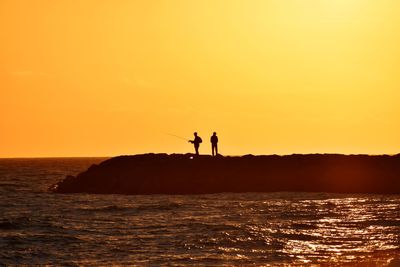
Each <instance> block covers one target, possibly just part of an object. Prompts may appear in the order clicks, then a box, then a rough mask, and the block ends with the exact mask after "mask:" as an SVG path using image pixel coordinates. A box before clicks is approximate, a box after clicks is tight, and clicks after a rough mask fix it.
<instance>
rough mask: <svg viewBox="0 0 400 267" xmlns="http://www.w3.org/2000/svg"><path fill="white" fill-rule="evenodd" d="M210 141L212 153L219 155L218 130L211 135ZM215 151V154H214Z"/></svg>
mask: <svg viewBox="0 0 400 267" xmlns="http://www.w3.org/2000/svg"><path fill="white" fill-rule="evenodd" d="M210 142H211V150H212V155H213V156H216V155H218V136H217V133H216V132H214V133H213V135H212V136H211V138H210ZM214 151H215V154H214Z"/></svg>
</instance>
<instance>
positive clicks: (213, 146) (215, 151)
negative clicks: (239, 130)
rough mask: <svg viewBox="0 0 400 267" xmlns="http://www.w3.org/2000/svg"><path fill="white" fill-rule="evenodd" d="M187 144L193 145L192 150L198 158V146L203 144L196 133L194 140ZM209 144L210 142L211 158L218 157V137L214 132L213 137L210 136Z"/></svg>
mask: <svg viewBox="0 0 400 267" xmlns="http://www.w3.org/2000/svg"><path fill="white" fill-rule="evenodd" d="M189 142H190V143H192V144H193V145H194V150H195V151H196V155H197V156H198V155H199V147H200V144H201V143H202V142H203V140H201V137H200V136H198V135H197V132H195V133H194V139H193V140H189ZM210 142H211V150H212V155H213V156H216V155H218V136H217V133H216V132H214V133H213V135H212V136H211V138H210Z"/></svg>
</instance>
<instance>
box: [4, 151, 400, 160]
mask: <svg viewBox="0 0 400 267" xmlns="http://www.w3.org/2000/svg"><path fill="white" fill-rule="evenodd" d="M147 154H167V155H174V154H176V155H186V154H193V155H194V153H193V152H187V153H166V152H147V153H136V154H120V155H114V156H38V157H35V156H25V157H24V156H23V157H0V159H68V158H71V159H72V158H115V157H120V156H135V155H147ZM399 154H400V152H399V153H394V154H385V153H383V154H365V153H320V152H315V153H291V154H274V153H272V154H241V155H228V154H226V155H225V154H220V155H221V156H224V157H243V156H247V155H252V156H292V155H345V156H352V155H364V156H396V155H399ZM200 156H212V155H211V153H204V154H202V153H200Z"/></svg>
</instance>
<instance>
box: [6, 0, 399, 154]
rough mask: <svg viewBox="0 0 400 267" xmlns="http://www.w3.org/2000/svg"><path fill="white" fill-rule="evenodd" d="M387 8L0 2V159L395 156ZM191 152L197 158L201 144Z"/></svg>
mask: <svg viewBox="0 0 400 267" xmlns="http://www.w3.org/2000/svg"><path fill="white" fill-rule="evenodd" d="M399 10H400V2H398V1H390V0H382V1H375V0H374V1H372V0H363V1H361V0H347V1H345V0H335V1H331V0H310V1H303V0H293V1H283V0H268V1H261V0H259V1H258V0H252V1H228V0H226V1H225V0H222V1H201V2H198V1H179V0H176V1H156V2H146V1H139V2H138V1H119V2H118V3H115V2H112V1H84V2H82V3H79V4H78V3H71V2H70V1H66V0H60V1H40V2H32V1H11V0H6V1H2V2H1V4H0V38H1V40H2V42H0V111H1V114H2V119H1V120H0V135H1V138H0V146H1V148H2V149H1V152H0V156H2V157H8V156H79V155H80V156H84V155H100V156H101V155H116V154H133V153H145V152H150V151H153V152H187V151H188V150H189V151H190V149H191V147H190V146H189V145H188V144H187V143H186V142H182V141H180V140H175V139H174V138H171V137H168V136H165V135H164V134H162V132H165V131H166V132H172V133H174V134H177V135H180V136H182V135H183V136H188V137H191V135H192V132H193V131H195V130H196V131H198V132H199V134H200V136H202V137H203V140H208V139H209V135H211V133H212V132H213V131H217V132H218V134H219V136H220V138H221V147H220V148H221V153H223V154H248V153H254V154H269V153H277V154H291V153H310V152H339V153H397V151H398V149H397V148H398V147H400V139H399V138H398V136H399V134H400V127H399V124H398V123H397V122H398V118H399V116H400V108H399V105H398V103H397V102H398V101H397V99H399V97H400V91H399V90H398V87H399V84H400V78H399V77H400V76H399V75H398V69H400V63H399V62H400V52H399V51H400V50H399V49H398V47H399V45H400V35H399V32H400V19H399V17H398V11H399ZM201 152H203V153H209V152H210V148H209V147H208V145H207V143H206V144H203V148H201Z"/></svg>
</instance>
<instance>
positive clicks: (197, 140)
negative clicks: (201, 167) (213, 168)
mask: <svg viewBox="0 0 400 267" xmlns="http://www.w3.org/2000/svg"><path fill="white" fill-rule="evenodd" d="M189 142H190V143H192V144H193V145H194V150H196V155H199V146H200V143H201V142H203V140H201V138H200V136H198V135H197V132H195V133H194V139H193V140H189Z"/></svg>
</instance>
